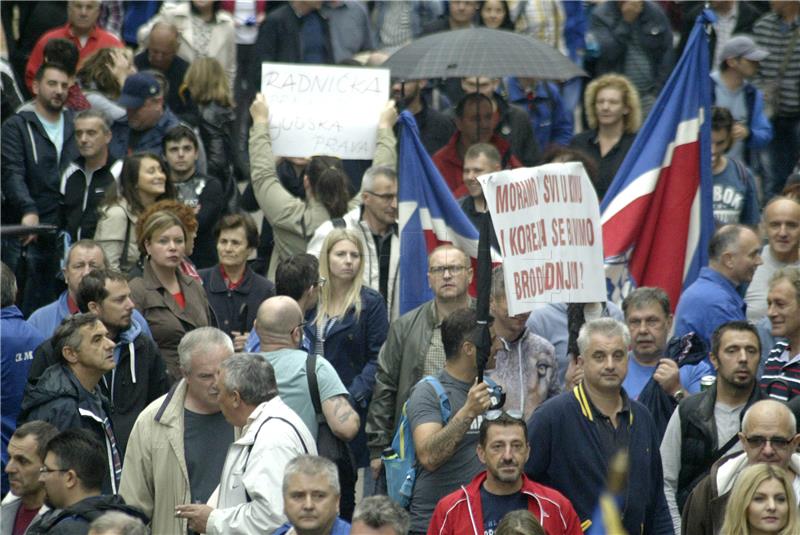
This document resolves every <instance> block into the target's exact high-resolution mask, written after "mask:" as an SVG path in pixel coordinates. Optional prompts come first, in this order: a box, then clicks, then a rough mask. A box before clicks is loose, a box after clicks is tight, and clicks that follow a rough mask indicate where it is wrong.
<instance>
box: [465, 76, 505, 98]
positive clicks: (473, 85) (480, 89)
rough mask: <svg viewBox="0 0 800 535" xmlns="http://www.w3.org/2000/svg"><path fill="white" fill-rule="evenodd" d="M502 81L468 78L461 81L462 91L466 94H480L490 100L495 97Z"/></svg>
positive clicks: (483, 77)
mask: <svg viewBox="0 0 800 535" xmlns="http://www.w3.org/2000/svg"><path fill="white" fill-rule="evenodd" d="M498 85H500V80H498V79H497V78H487V77H486V76H478V77H477V78H476V77H474V76H473V77H468V78H462V79H461V89H463V90H464V93H480V94H481V95H485V96H487V97H489V98H492V95H494V92H495V90H496V89H497V86H498Z"/></svg>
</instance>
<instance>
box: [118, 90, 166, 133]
mask: <svg viewBox="0 0 800 535" xmlns="http://www.w3.org/2000/svg"><path fill="white" fill-rule="evenodd" d="M127 111H128V126H130V127H131V129H132V130H136V131H138V132H142V131H144V130H148V129H150V128H153V127H154V126H155V125H156V124H158V121H159V120H160V119H161V115H162V114H163V113H164V99H163V97H151V98H148V99H147V100H145V101H144V104H142V105H141V106H140V107H138V108H128V109H127Z"/></svg>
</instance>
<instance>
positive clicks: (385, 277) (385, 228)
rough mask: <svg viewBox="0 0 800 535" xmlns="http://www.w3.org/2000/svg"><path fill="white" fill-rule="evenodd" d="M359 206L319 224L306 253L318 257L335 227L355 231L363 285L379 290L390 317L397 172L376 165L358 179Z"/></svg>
mask: <svg viewBox="0 0 800 535" xmlns="http://www.w3.org/2000/svg"><path fill="white" fill-rule="evenodd" d="M360 194H361V206H358V207H356V208H354V209H353V210H350V211H349V212H347V213H346V214H345V215H344V216H342V217H341V218H338V219H332V220H331V221H327V222H325V223H323V224H322V225H320V226H319V227H318V228H317V230H316V232H314V236H313V237H312V238H311V241H309V242H308V247H307V249H306V250H307V252H309V253H311V254H313V255H314V256H316V257H319V254H320V250H321V249H322V243H323V242H324V241H325V238H326V237H327V236H328V234H330V233H331V231H332V230H333V229H334V228H336V227H345V228H349V229H353V230H355V231H357V233H358V235H359V236H360V237H361V240H362V241H363V242H364V257H363V258H362V259H361V261H362V262H364V277H363V278H364V286H369V287H370V288H372V289H373V290H376V291H378V292H380V293H381V295H382V296H383V298H384V299H385V300H386V304H387V306H388V308H389V319H390V320H391V319H394V318H396V317H397V316H398V315H399V310H400V309H399V301H398V299H397V295H396V292H397V290H398V289H399V286H398V285H397V284H396V283H397V263H398V260H399V259H400V241H399V237H398V234H397V173H396V172H395V170H394V169H393V168H392V167H389V166H386V165H376V166H373V167H370V168H369V169H367V170H366V172H365V173H364V177H363V179H362V181H361V193H360Z"/></svg>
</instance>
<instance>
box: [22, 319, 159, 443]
mask: <svg viewBox="0 0 800 535" xmlns="http://www.w3.org/2000/svg"><path fill="white" fill-rule="evenodd" d="M114 351H115V353H117V352H118V355H116V356H117V367H116V368H114V370H112V371H110V372H108V373H107V374H106V375H105V377H103V380H102V381H100V384H99V385H98V386H99V387H100V391H101V392H102V393H103V395H104V396H106V397H107V398H108V399H110V400H111V403H112V409H111V413H110V416H111V423H112V424H113V425H114V436H115V437H116V438H117V445H118V447H119V451H120V454H121V455H122V456H124V455H125V449H126V447H127V444H128V437H129V436H130V434H131V430H132V429H133V424H134V423H135V422H136V418H137V417H138V416H139V413H140V412H142V410H143V409H144V408H145V407H147V405H149V404H150V402H151V401H153V400H155V399H158V398H159V397H161V396H163V395H164V394H166V393H167V391H169V379H168V378H167V371H166V366H165V365H164V360H163V359H162V358H161V354H160V353H159V352H158V347H156V344H155V342H153V340H152V339H151V338H150V337H149V336H147V335H146V334H145V333H143V332H142V331H141V329H140V328H139V326H138V325H136V324H133V325H132V326H131V327H130V328H129V329H128V330H127V331H123V332H122V333H120V336H119V340H118V341H117V347H116V349H115V350H114ZM58 362H59V359H58V358H57V357H56V355H55V354H54V353H53V344H52V338H51V339H49V340H45V341H44V342H43V343H42V344H41V345H40V346H39V347H37V348H36V350H35V351H34V353H33V362H32V363H31V368H30V371H29V372H28V382H29V383H32V384H36V383H37V382H38V381H39V378H40V376H41V375H42V374H43V373H44V371H45V370H46V369H47V368H49V367H50V366H52V365H53V364H57V363H58ZM110 385H113V387H110Z"/></svg>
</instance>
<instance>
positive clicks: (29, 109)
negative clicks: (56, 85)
mask: <svg viewBox="0 0 800 535" xmlns="http://www.w3.org/2000/svg"><path fill="white" fill-rule="evenodd" d="M24 112H30V113H36V106H34V104H33V100H29V101H28V102H26V103H25V104H23V105H22V106H20V107H19V108H17V111H16V113H24Z"/></svg>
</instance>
